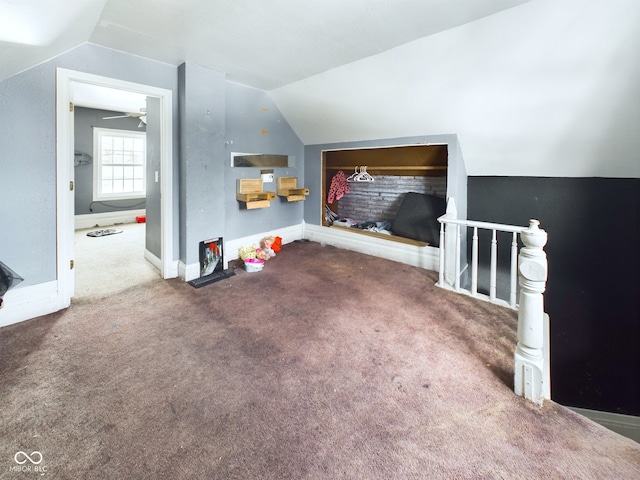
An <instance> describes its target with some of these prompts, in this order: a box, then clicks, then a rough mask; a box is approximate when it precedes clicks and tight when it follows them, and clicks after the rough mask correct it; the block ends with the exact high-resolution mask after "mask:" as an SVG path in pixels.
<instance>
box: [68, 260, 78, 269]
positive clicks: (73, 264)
mask: <svg viewBox="0 0 640 480" xmlns="http://www.w3.org/2000/svg"><path fill="white" fill-rule="evenodd" d="M75 266H76V262H74V261H73V260H69V270H73V267H75Z"/></svg>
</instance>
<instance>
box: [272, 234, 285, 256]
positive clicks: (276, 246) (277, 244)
mask: <svg viewBox="0 0 640 480" xmlns="http://www.w3.org/2000/svg"><path fill="white" fill-rule="evenodd" d="M271 248H272V249H273V251H274V252H276V253H278V252H279V251H280V249H281V248H282V237H274V239H273V245H271Z"/></svg>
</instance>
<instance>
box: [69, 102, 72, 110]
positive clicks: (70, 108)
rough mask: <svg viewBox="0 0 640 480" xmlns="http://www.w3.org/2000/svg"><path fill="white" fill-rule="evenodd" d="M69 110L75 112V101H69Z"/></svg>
mask: <svg viewBox="0 0 640 480" xmlns="http://www.w3.org/2000/svg"><path fill="white" fill-rule="evenodd" d="M69 111H70V112H73V102H69Z"/></svg>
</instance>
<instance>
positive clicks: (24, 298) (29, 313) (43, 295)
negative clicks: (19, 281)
mask: <svg viewBox="0 0 640 480" xmlns="http://www.w3.org/2000/svg"><path fill="white" fill-rule="evenodd" d="M68 306H69V305H60V301H59V297H58V282H57V281H53V282H46V283H39V284H38V285H30V286H27V287H16V288H14V289H12V290H9V291H8V292H7V293H6V294H5V295H4V304H3V307H2V308H1V309H0V327H5V326H7V325H12V324H14V323H18V322H23V321H25V320H29V319H31V318H35V317H40V316H42V315H47V314H49V313H53V312H57V311H58V310H61V309H63V308H66V307H68Z"/></svg>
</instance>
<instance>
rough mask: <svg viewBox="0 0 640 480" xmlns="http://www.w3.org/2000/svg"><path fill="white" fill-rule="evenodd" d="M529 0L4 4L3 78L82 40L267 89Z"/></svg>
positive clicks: (0, 5)
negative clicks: (189, 65)
mask: <svg viewBox="0 0 640 480" xmlns="http://www.w3.org/2000/svg"><path fill="white" fill-rule="evenodd" d="M527 1H530V0H395V1H390V0H324V1H318V2H305V1H300V0H272V1H265V0H234V1H224V0H136V1H131V0H76V1H74V2H69V1H68V0H48V1H47V2H42V1H41V0H3V1H2V2H0V79H3V78H6V77H8V76H11V75H14V74H16V73H18V72H20V71H22V70H25V69H27V68H30V67H31V66H33V65H36V64H38V63H40V62H43V61H46V60H48V59H50V58H52V57H54V56H56V55H58V54H60V53H63V52H65V51H67V50H69V49H71V48H74V47H75V46H78V45H80V44H82V43H85V42H90V43H94V44H97V45H102V46H105V47H109V48H113V49H116V50H120V51H124V52H128V53H131V54H135V55H139V56H143V57H146V58H150V59H153V60H157V61H161V62H165V63H168V64H171V65H176V66H177V65H180V64H181V63H183V62H185V61H187V62H193V63H197V64H199V65H203V66H206V67H209V68H213V69H216V70H219V71H222V72H225V73H226V75H227V79H228V80H230V81H234V82H237V83H241V84H245V85H249V86H252V87H255V88H259V89H261V90H267V91H268V90H272V89H275V88H278V87H282V86H284V85H287V84H290V83H292V82H296V81H298V80H301V79H304V78H307V77H310V76H312V75H316V74H318V73H321V72H324V71H327V70H330V69H333V68H336V67H339V66H341V65H345V64H348V63H351V62H354V61H356V60H360V59H362V58H365V57H369V56H371V55H375V54H378V53H380V52H383V51H386V50H389V49H391V48H394V47H397V46H399V45H403V44H405V43H408V42H411V41H413V40H416V39H419V38H422V37H426V36H429V35H432V34H434V33H438V32H441V31H444V30H447V29H450V28H453V27H456V26H459V25H462V24H465V23H468V22H471V21H474V20H477V19H479V18H483V17H486V16H489V15H492V14H494V13H497V12H500V11H502V10H505V9H508V8H511V7H514V6H517V5H520V4H522V3H526V2H527Z"/></svg>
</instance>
